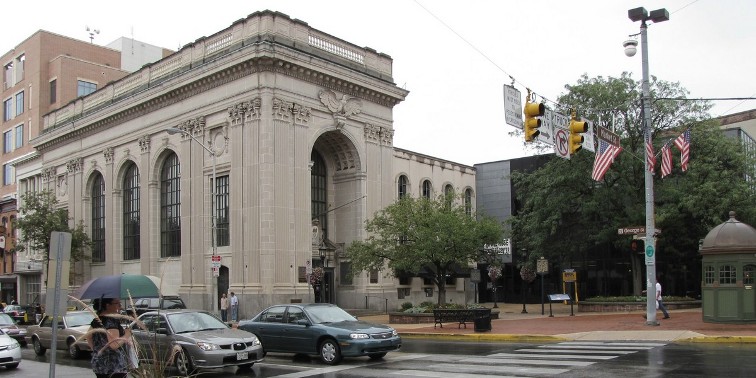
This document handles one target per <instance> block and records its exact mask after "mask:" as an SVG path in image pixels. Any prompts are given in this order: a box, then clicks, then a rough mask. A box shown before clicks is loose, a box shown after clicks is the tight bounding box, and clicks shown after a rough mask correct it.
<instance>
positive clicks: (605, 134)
mask: <svg viewBox="0 0 756 378" xmlns="http://www.w3.org/2000/svg"><path fill="white" fill-rule="evenodd" d="M596 137H597V138H598V139H601V140H604V141H606V142H607V143H609V144H611V145H613V146H616V147H619V146H620V137H619V135H617V134H615V133H613V132H611V131H609V129H607V128H606V127H601V126H596Z"/></svg>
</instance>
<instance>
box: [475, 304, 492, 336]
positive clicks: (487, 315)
mask: <svg viewBox="0 0 756 378" xmlns="http://www.w3.org/2000/svg"><path fill="white" fill-rule="evenodd" d="M490 330H491V309H490V308H478V309H475V332H486V331H490Z"/></svg>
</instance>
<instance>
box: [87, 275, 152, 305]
mask: <svg viewBox="0 0 756 378" xmlns="http://www.w3.org/2000/svg"><path fill="white" fill-rule="evenodd" d="M161 291H164V290H161V287H160V279H159V278H157V277H155V276H147V275H143V274H115V275H110V276H102V277H97V278H93V279H91V280H89V281H87V283H85V284H84V285H81V287H80V288H79V289H78V290H76V292H75V293H74V296H75V297H77V298H79V299H95V298H120V299H126V298H128V297H129V295H130V296H131V298H149V297H160V296H161ZM162 295H165V294H162Z"/></svg>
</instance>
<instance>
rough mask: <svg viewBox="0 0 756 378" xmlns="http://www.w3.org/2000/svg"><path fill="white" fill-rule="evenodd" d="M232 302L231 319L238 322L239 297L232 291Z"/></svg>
mask: <svg viewBox="0 0 756 378" xmlns="http://www.w3.org/2000/svg"><path fill="white" fill-rule="evenodd" d="M229 302H230V304H231V321H232V322H234V323H236V322H237V321H239V298H238V297H237V296H236V295H235V294H234V292H233V291H232V292H231V298H229Z"/></svg>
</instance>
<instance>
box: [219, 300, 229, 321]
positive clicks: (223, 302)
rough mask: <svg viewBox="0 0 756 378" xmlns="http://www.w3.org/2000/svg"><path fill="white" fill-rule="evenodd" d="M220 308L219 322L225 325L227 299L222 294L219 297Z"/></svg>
mask: <svg viewBox="0 0 756 378" xmlns="http://www.w3.org/2000/svg"><path fill="white" fill-rule="evenodd" d="M220 307H221V320H223V322H224V323H225V322H227V321H228V298H227V297H226V293H223V296H221V300H220Z"/></svg>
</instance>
